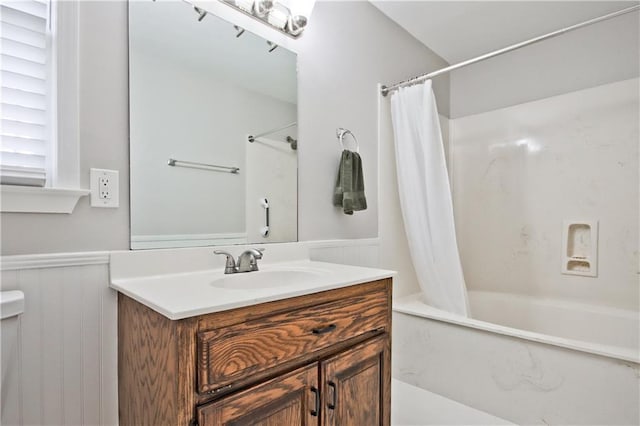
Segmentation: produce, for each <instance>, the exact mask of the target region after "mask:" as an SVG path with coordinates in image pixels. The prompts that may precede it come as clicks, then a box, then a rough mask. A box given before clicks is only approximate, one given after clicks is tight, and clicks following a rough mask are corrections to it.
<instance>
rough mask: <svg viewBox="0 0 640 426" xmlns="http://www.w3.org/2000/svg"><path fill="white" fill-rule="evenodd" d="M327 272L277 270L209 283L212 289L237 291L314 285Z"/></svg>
mask: <svg viewBox="0 0 640 426" xmlns="http://www.w3.org/2000/svg"><path fill="white" fill-rule="evenodd" d="M327 274H328V271H325V270H322V269H315V268H278V269H268V270H264V271H255V272H243V273H236V274H228V275H225V276H224V277H220V278H218V279H216V280H214V281H212V282H211V285H212V286H213V287H217V288H225V289H230V290H233V289H237V290H252V289H253V290H255V289H263V288H276V287H289V286H295V285H301V284H306V283H310V284H312V283H314V282H317V281H318V280H319V279H321V278H322V277H323V276H325V275H327Z"/></svg>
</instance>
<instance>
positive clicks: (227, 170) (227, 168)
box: [167, 158, 240, 175]
mask: <svg viewBox="0 0 640 426" xmlns="http://www.w3.org/2000/svg"><path fill="white" fill-rule="evenodd" d="M167 165H168V166H172V167H188V168H192V169H201V170H210V171H212V172H225V173H233V174H234V175H236V174H238V173H239V172H240V168H239V167H233V166H218V165H216V164H207V163H196V162H195V161H184V160H176V159H173V158H169V161H167Z"/></svg>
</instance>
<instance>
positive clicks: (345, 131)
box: [336, 127, 360, 154]
mask: <svg viewBox="0 0 640 426" xmlns="http://www.w3.org/2000/svg"><path fill="white" fill-rule="evenodd" d="M346 135H351V137H352V138H353V141H354V142H355V143H356V152H357V153H358V154H359V153H360V145H359V144H358V139H356V136H355V135H354V134H353V133H351V130H349V129H344V128H342V127H339V128H338V129H337V130H336V136H337V137H338V141H339V142H340V145H342V148H343V149H347V147H346V146H345V145H344V137H345V136H346Z"/></svg>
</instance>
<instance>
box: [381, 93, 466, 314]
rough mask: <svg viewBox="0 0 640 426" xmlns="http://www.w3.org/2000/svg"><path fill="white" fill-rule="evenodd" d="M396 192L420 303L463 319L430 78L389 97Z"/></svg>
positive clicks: (461, 286)
mask: <svg viewBox="0 0 640 426" xmlns="http://www.w3.org/2000/svg"><path fill="white" fill-rule="evenodd" d="M391 116H392V120H393V131H394V137H395V147H396V148H395V149H396V166H397V172H398V192H399V194H400V206H401V208H402V217H403V219H404V226H405V231H406V233H407V240H408V242H409V250H410V251H411V259H412V261H413V266H414V268H415V270H416V275H417V277H418V282H419V284H420V288H421V289H422V293H423V295H424V299H425V301H426V302H427V303H428V304H430V305H431V306H434V307H436V308H439V309H443V310H446V311H449V312H453V313H456V314H459V315H464V316H468V315H469V309H468V302H467V290H466V287H465V283H464V275H463V273H462V265H461V264H460V256H459V253H458V244H457V242H456V231H455V225H454V221H453V204H452V202H451V190H450V186H449V176H448V174H447V166H446V163H445V156H444V147H443V144H442V134H441V132H440V121H439V119H438V110H437V108H436V100H435V96H434V94H433V90H432V83H431V80H428V81H426V82H425V83H424V84H420V85H415V86H410V87H403V88H400V89H399V90H397V91H396V92H395V93H393V94H392V96H391Z"/></svg>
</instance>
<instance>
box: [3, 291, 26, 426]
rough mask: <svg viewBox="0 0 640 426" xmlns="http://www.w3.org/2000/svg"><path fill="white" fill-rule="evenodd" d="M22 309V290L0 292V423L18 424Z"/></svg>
mask: <svg viewBox="0 0 640 426" xmlns="http://www.w3.org/2000/svg"><path fill="white" fill-rule="evenodd" d="M23 311H24V293H22V292H21V291H17V290H12V291H0V318H1V320H0V345H1V346H0V348H2V353H1V354H0V359H1V362H2V383H0V396H1V403H2V406H1V407H0V413H1V414H0V425H19V424H21V423H22V422H21V419H20V417H21V415H20V411H21V410H20V316H21V314H22V312H23Z"/></svg>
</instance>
